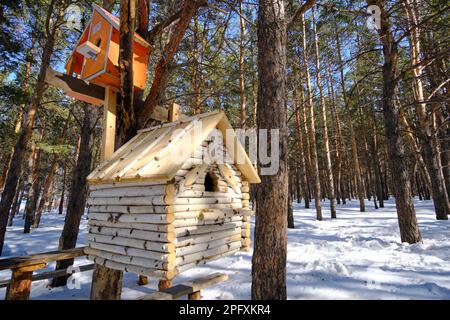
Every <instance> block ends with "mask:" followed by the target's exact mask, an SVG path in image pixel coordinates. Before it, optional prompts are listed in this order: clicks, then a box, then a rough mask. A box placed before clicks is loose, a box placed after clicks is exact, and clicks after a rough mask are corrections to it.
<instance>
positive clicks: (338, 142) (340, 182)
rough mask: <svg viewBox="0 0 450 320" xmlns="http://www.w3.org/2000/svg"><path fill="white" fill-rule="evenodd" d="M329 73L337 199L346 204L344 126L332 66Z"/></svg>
mask: <svg viewBox="0 0 450 320" xmlns="http://www.w3.org/2000/svg"><path fill="white" fill-rule="evenodd" d="M327 74H328V83H329V90H330V100H331V116H332V118H333V126H334V134H333V138H334V145H335V146H336V166H337V170H336V172H337V174H336V195H337V201H338V204H339V198H340V199H342V204H346V200H345V183H344V179H343V174H342V162H343V156H344V151H343V145H344V143H343V140H344V139H343V137H342V128H341V122H340V119H339V114H338V110H337V104H336V96H335V92H334V82H333V77H332V76H331V70H330V67H328V68H327Z"/></svg>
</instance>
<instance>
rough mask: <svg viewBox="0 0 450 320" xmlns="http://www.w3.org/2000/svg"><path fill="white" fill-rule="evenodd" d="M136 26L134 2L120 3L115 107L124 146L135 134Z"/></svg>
mask: <svg viewBox="0 0 450 320" xmlns="http://www.w3.org/2000/svg"><path fill="white" fill-rule="evenodd" d="M135 26H136V1H135V0H121V1H120V39H119V42H120V46H119V48H120V49H119V75H120V96H121V98H122V99H121V103H120V104H118V105H117V120H118V121H117V131H118V133H117V135H118V137H119V139H120V141H118V142H120V144H121V145H122V144H125V142H127V141H128V140H130V139H131V138H132V137H133V136H134V135H135V133H136V116H135V111H134V106H133V88H134V85H133V42H134V29H135Z"/></svg>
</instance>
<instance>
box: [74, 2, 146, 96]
mask: <svg viewBox="0 0 450 320" xmlns="http://www.w3.org/2000/svg"><path fill="white" fill-rule="evenodd" d="M119 28H120V20H119V19H118V18H117V17H115V16H113V15H112V14H111V13H109V12H108V11H106V10H105V9H103V8H102V7H100V6H98V5H96V4H94V5H93V6H92V17H91V20H90V21H89V23H88V24H87V26H86V28H85V30H84V31H83V33H82V35H81V37H80V39H79V40H78V42H77V44H76V46H75V47H74V49H73V51H72V54H71V55H70V57H69V59H68V61H67V63H66V66H65V69H66V72H67V73H68V74H69V75H72V74H73V73H76V74H78V75H80V77H81V79H83V80H86V81H89V82H92V83H95V84H98V85H102V86H113V87H119V85H120V79H119V69H118V64H119V63H118V61H119ZM150 50H151V46H150V44H148V43H147V41H145V39H144V38H142V37H141V36H140V35H138V34H137V33H135V34H134V45H133V69H134V78H133V84H134V86H135V87H136V88H138V89H144V87H145V83H146V79H147V78H146V76H147V65H148V56H149V54H150Z"/></svg>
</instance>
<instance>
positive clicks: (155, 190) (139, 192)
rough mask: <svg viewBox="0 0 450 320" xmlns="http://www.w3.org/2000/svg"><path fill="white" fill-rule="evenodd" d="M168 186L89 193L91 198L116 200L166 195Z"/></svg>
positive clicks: (104, 190) (102, 190) (115, 189)
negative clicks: (119, 198)
mask: <svg viewBox="0 0 450 320" xmlns="http://www.w3.org/2000/svg"><path fill="white" fill-rule="evenodd" d="M165 190H166V185H157V186H140V187H127V188H120V187H116V188H114V189H101V190H93V191H91V192H90V193H89V197H90V198H114V197H149V196H156V195H163V194H165V193H166V191H165Z"/></svg>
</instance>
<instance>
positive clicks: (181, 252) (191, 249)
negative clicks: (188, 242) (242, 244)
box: [175, 234, 241, 257]
mask: <svg viewBox="0 0 450 320" xmlns="http://www.w3.org/2000/svg"><path fill="white" fill-rule="evenodd" d="M236 241H241V236H240V235H239V234H237V235H234V236H230V237H226V238H222V239H217V240H213V241H209V242H204V243H199V244H194V245H192V246H186V247H181V248H178V249H176V250H175V252H176V254H177V257H181V256H185V255H189V254H192V253H196V252H203V251H205V250H208V249H212V248H215V247H218V246H222V245H225V244H228V243H231V242H236Z"/></svg>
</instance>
